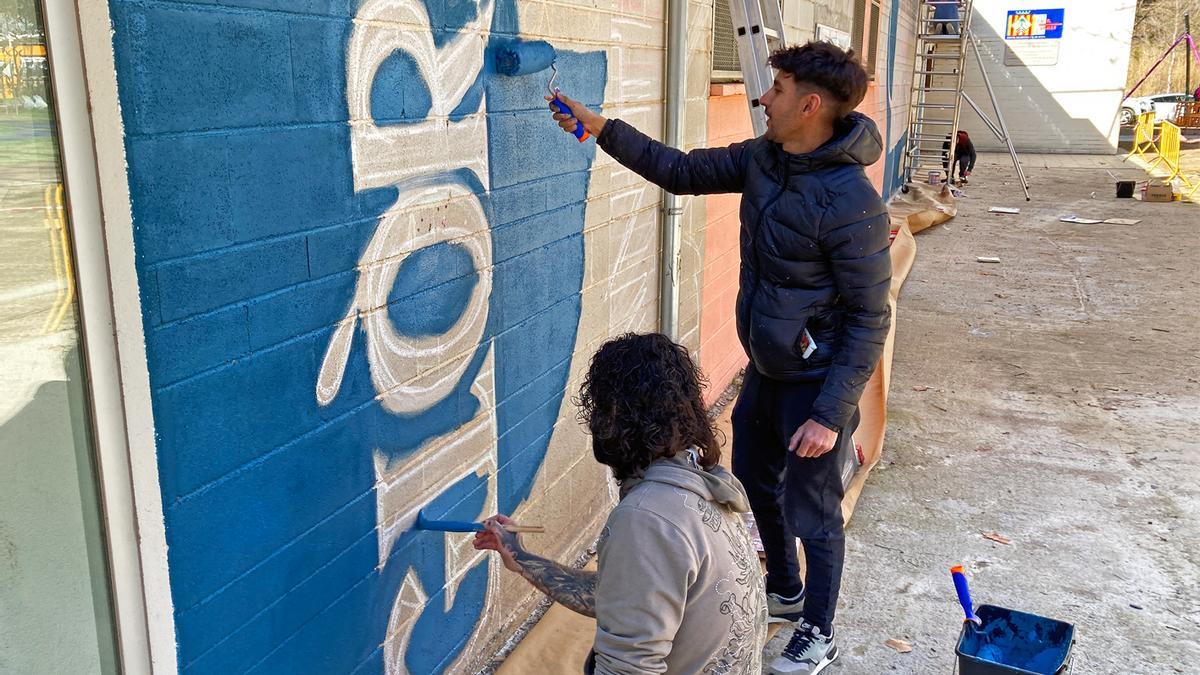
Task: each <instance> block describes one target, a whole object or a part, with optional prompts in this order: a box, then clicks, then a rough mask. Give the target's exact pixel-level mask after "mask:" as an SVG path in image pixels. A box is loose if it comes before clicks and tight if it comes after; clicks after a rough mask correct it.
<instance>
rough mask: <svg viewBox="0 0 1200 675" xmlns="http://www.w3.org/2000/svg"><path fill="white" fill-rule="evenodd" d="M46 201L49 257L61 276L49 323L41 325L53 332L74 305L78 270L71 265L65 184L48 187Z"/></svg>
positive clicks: (58, 275)
mask: <svg viewBox="0 0 1200 675" xmlns="http://www.w3.org/2000/svg"><path fill="white" fill-rule="evenodd" d="M43 199H44V206H45V209H46V216H45V223H46V231H47V233H48V234H49V236H50V257H51V258H52V259H53V263H54V276H56V277H58V295H57V296H56V297H55V298H54V306H53V307H51V309H50V314H49V316H47V317H46V322H45V323H44V324H42V330H43V331H44V332H46V333H53V332H55V331H57V330H58V329H59V327H61V326H62V322H63V319H65V318H66V317H67V312H68V311H70V309H71V303H73V302H75V270H74V269H73V268H72V266H71V238H70V233H68V232H67V220H66V218H65V217H64V213H63V186H62V183H56V184H54V185H47V186H46V192H45V194H44V196H43Z"/></svg>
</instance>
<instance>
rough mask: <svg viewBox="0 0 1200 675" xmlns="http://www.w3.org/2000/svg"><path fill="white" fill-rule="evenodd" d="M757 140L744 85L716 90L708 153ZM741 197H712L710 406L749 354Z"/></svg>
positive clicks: (707, 280) (705, 357) (707, 243)
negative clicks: (740, 317)
mask: <svg viewBox="0 0 1200 675" xmlns="http://www.w3.org/2000/svg"><path fill="white" fill-rule="evenodd" d="M753 135H754V132H753V131H752V130H751V128H750V112H749V110H748V108H747V104H746V88H745V87H743V86H742V85H740V84H737V85H731V84H714V85H712V95H711V96H710V97H709V99H708V147H710V148H716V147H721V146H724V145H729V144H731V143H737V142H738V141H744V140H746V139H747V138H750V137H752V136H753ZM741 198H742V196H741V195H740V194H728V195H709V196H708V197H705V199H706V200H708V202H707V211H708V219H707V222H706V226H705V235H704V278H703V282H702V283H703V285H702V286H701V291H700V298H701V306H700V367H701V368H703V369H704V373H705V374H706V375H707V376H708V380H709V387H708V391H707V392H706V394H705V400H706V402H707V403H712V402H713V401H715V400H716V399H717V397H718V396H720V395H721V392H723V391H724V390H725V388H726V387H727V386H729V383H730V382H732V381H733V378H734V377H735V376H737V373H738V371H739V370H741V369H742V367H744V366H745V365H746V354H745V352H744V351H743V350H742V345H741V343H740V342H738V337H737V325H736V323H735V321H734V316H733V305H734V302H735V300H736V299H737V290H738V266H739V264H740V262H741V256H740V255H739V253H738V234H739V230H740V224H739V221H738V203H739V202H740V201H741Z"/></svg>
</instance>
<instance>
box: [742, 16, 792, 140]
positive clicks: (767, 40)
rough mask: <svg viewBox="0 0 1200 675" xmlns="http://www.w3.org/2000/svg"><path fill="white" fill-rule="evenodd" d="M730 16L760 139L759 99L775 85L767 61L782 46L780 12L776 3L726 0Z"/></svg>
mask: <svg viewBox="0 0 1200 675" xmlns="http://www.w3.org/2000/svg"><path fill="white" fill-rule="evenodd" d="M729 14H730V17H731V18H732V19H733V33H734V37H735V39H736V40H737V47H738V61H739V64H740V65H741V68H742V81H743V82H745V84H746V99H747V101H748V102H749V103H750V123H751V124H752V125H753V127H754V135H755V136H762V135H763V134H764V133H766V131H767V117H766V115H765V114H764V113H763V108H762V105H761V104H760V103H759V100H758V99H759V97H760V96H762V95H763V94H764V93H766V91H767V90H768V89H770V88H771V87H773V86H774V85H775V69H774V68H772V67H771V66H770V65H769V64H768V63H767V59H769V58H770V56H771V54H772V53H773V52H775V51H776V50H778V49H782V48H783V47H784V39H783V13H782V11H781V10H780V6H779V2H778V0H729Z"/></svg>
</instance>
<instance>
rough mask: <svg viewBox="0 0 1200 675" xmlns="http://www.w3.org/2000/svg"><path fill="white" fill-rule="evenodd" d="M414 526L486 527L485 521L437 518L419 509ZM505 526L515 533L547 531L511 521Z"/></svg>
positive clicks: (439, 529)
mask: <svg viewBox="0 0 1200 675" xmlns="http://www.w3.org/2000/svg"><path fill="white" fill-rule="evenodd" d="M413 527H414V528H415V529H418V530H430V531H433V532H483V531H484V530H485V529H486V528H485V527H484V525H483V523H477V522H473V521H470V520H435V519H433V518H427V517H426V516H425V512H424V511H417V524H416V525H414V526H413ZM503 527H504V529H506V530H508V531H509V532H515V533H521V532H526V533H529V534H545V533H546V528H545V526H542V525H516V524H513V523H509V524H507V525H504V526H503Z"/></svg>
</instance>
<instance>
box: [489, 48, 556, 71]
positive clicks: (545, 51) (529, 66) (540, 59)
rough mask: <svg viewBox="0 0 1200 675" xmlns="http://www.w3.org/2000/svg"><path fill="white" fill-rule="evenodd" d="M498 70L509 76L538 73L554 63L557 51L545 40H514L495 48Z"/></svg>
mask: <svg viewBox="0 0 1200 675" xmlns="http://www.w3.org/2000/svg"><path fill="white" fill-rule="evenodd" d="M495 55H496V72H497V73H500V74H501V75H507V76H509V77H517V76H520V75H529V74H531V73H538V72H541V71H543V70H545V69H547V68H549V67H550V64H552V63H554V59H555V56H556V54H555V51H554V47H553V46H551V45H550V43H549V42H545V41H543V40H513V41H512V42H507V43H505V44H503V45H501V46H500V47H498V48H497V49H496V50H495Z"/></svg>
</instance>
